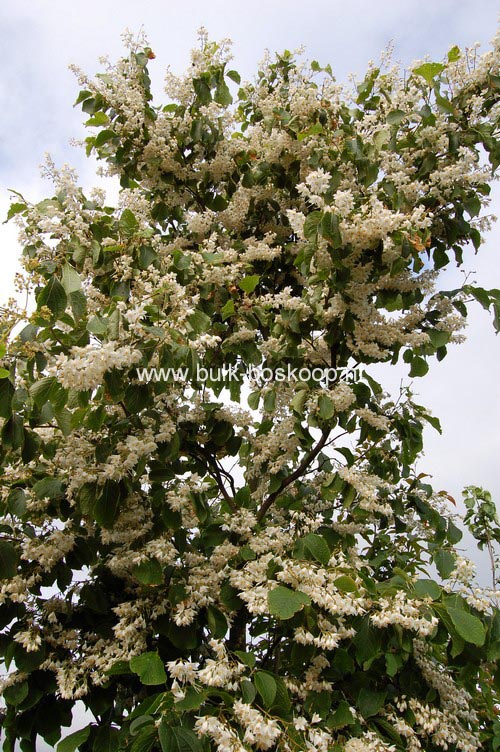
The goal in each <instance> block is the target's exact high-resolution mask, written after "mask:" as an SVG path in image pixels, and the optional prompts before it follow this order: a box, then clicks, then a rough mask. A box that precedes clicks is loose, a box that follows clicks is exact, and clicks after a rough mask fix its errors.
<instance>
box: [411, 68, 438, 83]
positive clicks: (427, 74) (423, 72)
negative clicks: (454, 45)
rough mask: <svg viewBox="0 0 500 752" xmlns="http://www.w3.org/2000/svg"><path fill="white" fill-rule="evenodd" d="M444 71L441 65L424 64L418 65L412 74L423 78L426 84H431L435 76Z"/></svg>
mask: <svg viewBox="0 0 500 752" xmlns="http://www.w3.org/2000/svg"><path fill="white" fill-rule="evenodd" d="M444 69H445V66H444V65H442V64H441V63H424V64H423V65H419V67H418V68H414V69H413V72H414V73H416V74H417V76H422V78H425V80H426V81H427V83H428V84H432V82H433V81H434V79H435V78H436V76H438V75H439V74H440V73H441V72H442V71H444Z"/></svg>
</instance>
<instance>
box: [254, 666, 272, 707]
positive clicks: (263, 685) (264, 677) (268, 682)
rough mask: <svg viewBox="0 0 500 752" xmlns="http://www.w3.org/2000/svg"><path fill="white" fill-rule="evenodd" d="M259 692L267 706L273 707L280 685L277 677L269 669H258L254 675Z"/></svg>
mask: <svg viewBox="0 0 500 752" xmlns="http://www.w3.org/2000/svg"><path fill="white" fill-rule="evenodd" d="M253 680H254V683H255V687H256V689H257V692H258V693H259V695H260V696H261V697H262V700H263V701H264V705H265V706H266V708H270V707H272V705H273V703H274V699H275V697H276V692H277V691H278V685H277V683H276V680H275V678H274V677H273V676H272V675H271V674H269V673H268V672H267V671H257V672H256V673H255V675H254V677H253Z"/></svg>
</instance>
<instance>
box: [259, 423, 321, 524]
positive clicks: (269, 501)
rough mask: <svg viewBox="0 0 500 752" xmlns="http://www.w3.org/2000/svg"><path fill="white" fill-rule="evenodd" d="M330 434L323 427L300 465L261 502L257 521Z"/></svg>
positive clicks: (310, 460) (297, 475)
mask: <svg viewBox="0 0 500 752" xmlns="http://www.w3.org/2000/svg"><path fill="white" fill-rule="evenodd" d="M329 435H330V429H329V428H324V429H323V433H322V434H321V438H320V440H319V441H318V443H317V444H316V446H315V447H313V449H311V451H310V452H309V453H308V454H306V456H305V457H304V459H303V460H302V462H301V463H300V465H299V466H298V468H297V469H296V470H294V472H293V473H292V474H291V475H289V476H288V478H285V480H284V481H283V482H282V483H281V486H280V487H279V488H278V489H277V490H276V491H273V493H272V494H269V496H268V497H267V499H266V500H265V501H264V502H263V504H262V506H261V508H260V509H259V511H258V513H257V521H258V522H261V521H262V519H263V518H264V517H265V515H266V512H267V511H268V509H269V507H270V506H271V505H272V504H273V502H274V501H275V500H276V499H277V498H278V496H279V495H280V494H281V493H283V491H284V490H285V488H287V487H288V486H289V485H290V484H291V483H293V482H294V481H296V480H298V479H299V478H300V477H301V475H302V474H303V472H304V471H305V470H306V469H307V467H308V466H309V465H310V464H311V462H312V461H313V460H314V459H315V458H316V457H317V456H318V454H319V453H320V452H321V450H322V449H323V447H324V446H325V444H326V442H327V441H328V437H329Z"/></svg>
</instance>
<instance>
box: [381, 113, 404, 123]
mask: <svg viewBox="0 0 500 752" xmlns="http://www.w3.org/2000/svg"><path fill="white" fill-rule="evenodd" d="M405 117H406V113H405V112H403V110H391V112H389V113H388V115H387V117H386V120H387V122H388V124H389V125H399V124H400V122H401V121H402V120H403V119H404V118H405Z"/></svg>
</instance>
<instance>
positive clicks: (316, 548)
mask: <svg viewBox="0 0 500 752" xmlns="http://www.w3.org/2000/svg"><path fill="white" fill-rule="evenodd" d="M302 543H303V544H304V546H305V547H306V549H307V550H308V551H309V553H310V554H311V555H312V556H314V558H315V559H316V561H319V563H320V564H323V566H325V567H326V566H328V562H329V561H330V555H331V554H330V549H329V548H328V544H327V542H326V540H325V539H324V538H322V537H321V535H317V533H308V534H307V535H306V536H305V537H304V538H302Z"/></svg>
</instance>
